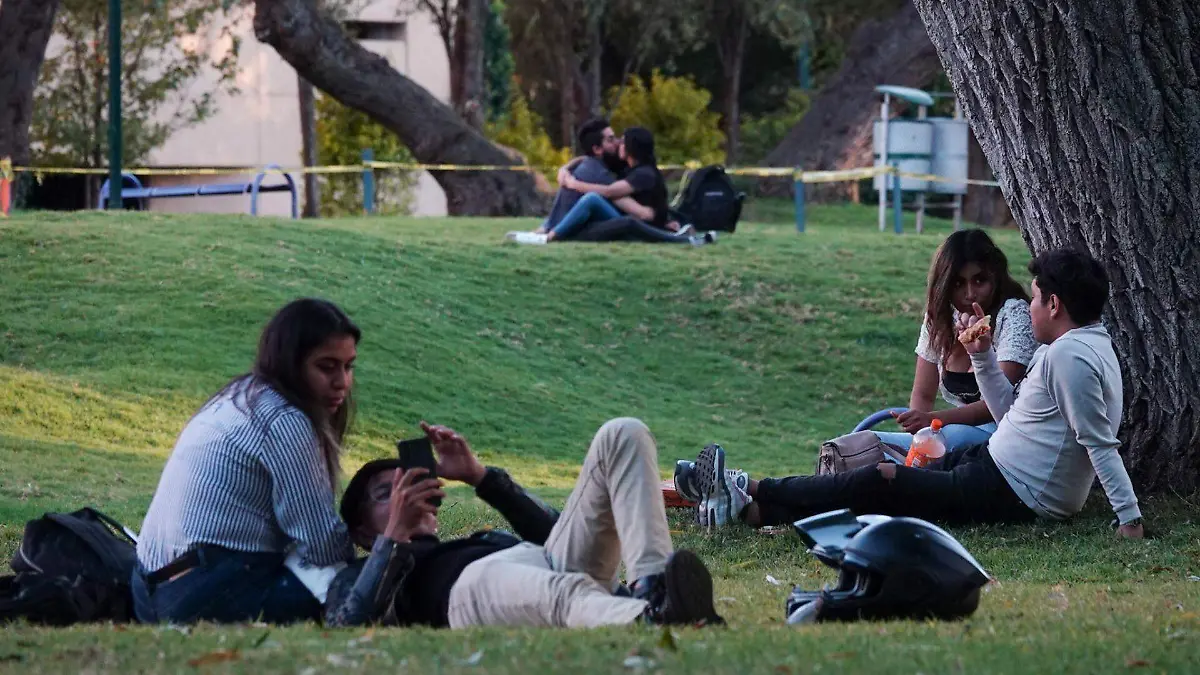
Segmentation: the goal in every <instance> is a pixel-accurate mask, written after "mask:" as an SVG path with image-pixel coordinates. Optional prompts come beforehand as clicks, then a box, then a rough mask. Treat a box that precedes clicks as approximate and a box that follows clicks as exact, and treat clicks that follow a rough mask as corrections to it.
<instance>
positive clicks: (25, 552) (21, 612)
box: [0, 508, 137, 626]
mask: <svg viewBox="0 0 1200 675" xmlns="http://www.w3.org/2000/svg"><path fill="white" fill-rule="evenodd" d="M135 546H136V541H135V539H134V537H133V535H132V534H131V533H130V532H129V530H127V529H126V528H125V527H124V526H122V525H121V524H120V523H118V522H117V521H115V520H113V519H112V518H110V517H108V516H106V515H104V514H103V513H100V512H99V511H96V510H95V509H91V508H84V509H80V510H78V511H75V512H74V513H47V514H45V515H44V516H42V517H41V518H38V519H37V520H31V521H29V522H28V523H26V525H25V535H24V537H22V539H21V546H20V548H18V549H17V552H16V553H15V554H14V555H13V559H12V569H13V572H16V575H15V576H7V577H0V622H5V621H11V620H14V619H26V620H28V621H31V622H33V623H39V624H48V625H53V626H65V625H69V624H73V623H82V622H91V621H130V620H132V619H133V597H132V594H131V592H130V588H129V580H130V578H131V577H132V576H133V570H134V566H135V565H136V564H137V553H136V549H135Z"/></svg>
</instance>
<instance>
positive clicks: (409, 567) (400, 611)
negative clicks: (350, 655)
mask: <svg viewBox="0 0 1200 675" xmlns="http://www.w3.org/2000/svg"><path fill="white" fill-rule="evenodd" d="M475 494H476V495H477V496H478V497H479V498H480V499H482V500H483V501H485V502H487V504H488V505H489V506H491V507H492V508H494V509H496V510H497V511H499V512H500V515H502V516H504V518H505V519H506V520H508V522H509V524H510V525H512V528H513V530H514V531H515V532H516V536H513V535H512V534H509V533H507V532H501V531H498V530H488V531H483V532H476V533H475V534H472V535H471V536H470V537H463V538H459V539H452V540H449V541H445V542H442V541H439V540H438V539H437V538H436V537H425V538H421V539H419V540H414V541H412V542H409V543H405V544H400V543H396V542H394V541H392V540H391V539H388V538H387V537H385V536H383V535H380V536H378V537H376V538H375V545H374V546H372V547H371V553H370V555H368V556H367V557H366V558H363V559H360V560H358V561H357V562H355V563H353V564H351V565H350V566H348V567H347V568H346V569H344V570H342V571H341V572H339V573H338V575H337V577H336V578H335V579H334V580H333V583H332V584H330V587H329V593H328V595H327V597H326V601H325V624H326V625H328V626H358V625H362V624H366V623H376V622H379V623H383V624H385V625H407V624H411V623H415V622H417V621H418V620H419V619H416V618H414V615H417V616H420V615H424V614H427V613H428V608H412V607H408V606H407V603H406V602H405V598H406V597H408V596H407V594H406V592H405V590H406V589H405V583H406V581H407V580H408V577H409V575H410V573H411V572H412V571H413V568H415V567H416V565H417V562H418V561H419V560H421V559H422V558H424V557H426V556H428V555H430V554H432V553H433V552H434V551H438V552H441V553H445V552H446V551H447V550H448V548H451V547H460V546H485V547H491V548H493V549H494V550H496V551H500V550H504V549H506V548H510V547H512V546H515V545H517V544H518V543H520V542H521V541H522V540H524V541H528V542H530V543H534V544H538V545H539V546H540V545H542V544H544V543H546V538H547V537H549V536H550V530H551V529H552V528H553V527H554V523H555V522H557V521H558V515H559V514H558V511H556V510H555V509H553V508H551V507H549V506H547V505H546V504H545V503H543V502H542V501H541V500H539V499H537V498H536V497H533V496H531V495H530V494H529V493H528V492H526V491H525V489H524V488H522V487H521V486H520V485H517V483H516V481H514V480H513V479H512V477H511V476H509V475H508V473H507V472H506V471H504V470H503V469H498V468H495V467H488V468H487V473H486V474H485V475H484V478H483V480H482V481H480V483H479V485H478V486H477V487H476V488H475ZM447 590H448V589H447ZM414 610H416V611H414Z"/></svg>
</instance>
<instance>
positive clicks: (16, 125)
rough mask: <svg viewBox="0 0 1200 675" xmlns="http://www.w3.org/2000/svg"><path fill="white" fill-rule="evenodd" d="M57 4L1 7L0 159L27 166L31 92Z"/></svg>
mask: <svg viewBox="0 0 1200 675" xmlns="http://www.w3.org/2000/svg"><path fill="white" fill-rule="evenodd" d="M57 11H58V0H4V2H2V3H0V157H11V158H12V160H13V164H14V165H28V164H29V124H30V122H31V121H32V120H33V92H34V89H35V88H37V81H38V71H40V70H41V68H42V60H43V59H44V58H45V56H46V43H47V42H49V40H50V34H51V33H52V32H53V30H54V14H55V13H56V12H57Z"/></svg>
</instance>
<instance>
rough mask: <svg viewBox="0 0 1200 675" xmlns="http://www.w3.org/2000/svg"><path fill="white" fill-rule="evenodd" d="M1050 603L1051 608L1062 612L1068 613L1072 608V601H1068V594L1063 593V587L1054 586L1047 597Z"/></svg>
mask: <svg viewBox="0 0 1200 675" xmlns="http://www.w3.org/2000/svg"><path fill="white" fill-rule="evenodd" d="M1047 597H1048V599H1049V601H1050V606H1051V607H1053V608H1054V609H1057V610H1058V611H1060V612H1065V611H1067V607H1068V606H1070V604H1071V603H1070V601H1069V600H1067V594H1066V593H1064V592H1063V587H1062V586H1054V587H1053V588H1051V589H1050V594H1049V595H1048V596H1047Z"/></svg>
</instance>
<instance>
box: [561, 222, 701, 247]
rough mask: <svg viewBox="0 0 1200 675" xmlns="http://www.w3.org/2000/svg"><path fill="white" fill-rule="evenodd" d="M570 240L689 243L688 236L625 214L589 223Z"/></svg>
mask: <svg viewBox="0 0 1200 675" xmlns="http://www.w3.org/2000/svg"><path fill="white" fill-rule="evenodd" d="M569 241H592V242H595V241H643V242H649V243H653V244H688V243H691V242H690V241H689V240H688V238H687V237H681V236H679V235H677V234H675V233H674V232H670V231H667V230H664V229H662V228H661V227H655V226H653V225H650V224H649V223H645V222H643V221H640V220H638V219H637V218H632V217H629V216H625V217H622V218H612V219H610V220H602V221H600V222H597V223H589V224H588V225H585V226H584V227H583V229H582V230H580V231H579V232H578V233H577V234H575V235H574V236H572V237H571V238H570V240H569Z"/></svg>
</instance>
